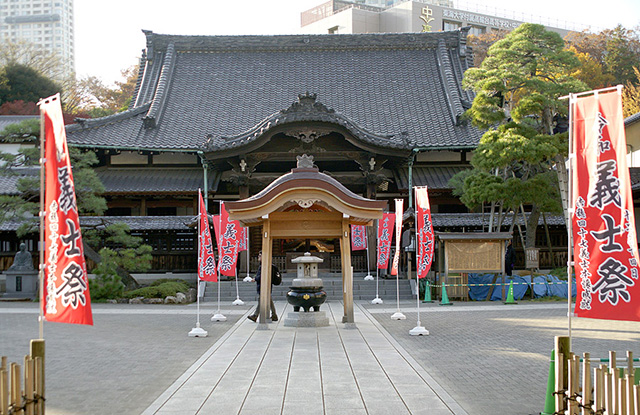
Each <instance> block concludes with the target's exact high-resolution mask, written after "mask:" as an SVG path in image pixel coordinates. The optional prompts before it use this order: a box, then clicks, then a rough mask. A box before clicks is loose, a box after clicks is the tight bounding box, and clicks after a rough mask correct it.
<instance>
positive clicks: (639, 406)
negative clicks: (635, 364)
mask: <svg viewBox="0 0 640 415" xmlns="http://www.w3.org/2000/svg"><path fill="white" fill-rule="evenodd" d="M633 407H634V410H635V411H636V415H640V386H638V385H633Z"/></svg>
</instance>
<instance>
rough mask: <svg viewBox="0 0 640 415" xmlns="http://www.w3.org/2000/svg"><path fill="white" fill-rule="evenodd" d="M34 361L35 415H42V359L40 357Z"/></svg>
mask: <svg viewBox="0 0 640 415" xmlns="http://www.w3.org/2000/svg"><path fill="white" fill-rule="evenodd" d="M34 361H35V398H36V399H37V400H38V401H37V402H36V414H38V415H44V359H43V358H42V357H40V356H36V357H35V358H34Z"/></svg>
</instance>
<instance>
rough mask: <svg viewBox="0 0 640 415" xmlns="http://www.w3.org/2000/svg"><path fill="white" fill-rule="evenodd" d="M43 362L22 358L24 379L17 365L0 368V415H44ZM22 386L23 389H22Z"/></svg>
mask: <svg viewBox="0 0 640 415" xmlns="http://www.w3.org/2000/svg"><path fill="white" fill-rule="evenodd" d="M43 362H44V360H43V359H42V358H41V357H35V358H34V357H33V356H30V355H27V356H25V357H24V378H23V377H21V376H20V373H21V372H22V368H21V366H20V365H19V364H17V363H11V364H10V365H7V358H6V356H2V365H1V366H0V415H9V414H12V415H44V409H45V408H44V389H43V388H44V386H43V385H44V363H43ZM23 385H24V387H23Z"/></svg>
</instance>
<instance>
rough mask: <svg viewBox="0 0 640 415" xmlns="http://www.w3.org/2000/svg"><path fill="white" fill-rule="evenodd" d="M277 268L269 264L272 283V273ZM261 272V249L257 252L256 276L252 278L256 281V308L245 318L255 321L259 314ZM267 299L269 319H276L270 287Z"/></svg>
mask: <svg viewBox="0 0 640 415" xmlns="http://www.w3.org/2000/svg"><path fill="white" fill-rule="evenodd" d="M277 271H278V269H277V268H276V267H275V266H274V265H272V266H271V275H272V279H271V282H272V283H273V274H274V273H276V272H277ZM261 272H262V251H260V252H259V253H258V271H257V272H256V276H255V277H254V278H253V279H252V281H255V282H256V283H257V286H256V290H257V291H258V305H257V306H256V310H255V311H254V312H253V314H252V315H250V316H247V318H248V319H249V320H251V321H254V322H255V321H257V320H258V316H259V315H260V289H261V287H262V285H261V284H260V273H261ZM269 301H270V302H271V321H278V315H277V314H276V305H275V304H274V303H273V298H272V297H271V287H269Z"/></svg>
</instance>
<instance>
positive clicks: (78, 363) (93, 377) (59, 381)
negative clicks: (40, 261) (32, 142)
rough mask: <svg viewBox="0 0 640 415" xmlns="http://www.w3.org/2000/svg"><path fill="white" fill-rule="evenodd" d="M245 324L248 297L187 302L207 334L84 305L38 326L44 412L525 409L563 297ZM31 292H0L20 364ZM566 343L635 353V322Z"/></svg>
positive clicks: (537, 389)
mask: <svg viewBox="0 0 640 415" xmlns="http://www.w3.org/2000/svg"><path fill="white" fill-rule="evenodd" d="M276 305H277V308H278V310H279V313H280V316H281V321H279V322H278V323H272V324H270V325H269V328H270V330H267V331H256V330H255V327H256V324H255V323H253V322H251V321H249V320H247V319H246V318H245V317H246V315H248V313H249V309H250V307H251V306H253V303H247V305H245V306H232V305H224V304H223V307H222V310H221V311H222V312H223V314H224V315H225V316H227V318H228V320H227V321H226V322H211V321H210V316H211V315H212V314H213V313H214V312H215V310H216V308H215V307H214V306H212V305H209V304H207V305H206V306H202V307H201V325H202V327H203V328H204V329H205V330H207V331H208V332H209V337H206V338H192V337H188V336H187V333H188V332H189V331H190V330H191V328H193V327H194V326H195V322H196V306H195V304H192V305H187V306H176V305H167V306H155V305H115V304H94V305H93V311H94V326H93V327H87V326H76V325H68V324H57V323H47V324H46V325H45V340H46V362H47V370H46V382H47V392H46V396H47V413H48V414H54V415H55V414H65V415H84V414H97V415H100V414H105V415H106V414H116V413H117V414H178V413H180V414H196V413H199V414H208V413H221V414H222V413H224V414H227V413H229V414H233V413H243V414H244V413H246V414H249V413H251V414H253V413H260V414H271V413H274V414H292V413H305V414H308V413H309V414H313V413H318V414H378V413H379V414H386V413H393V414H396V413H397V414H404V413H407V414H419V413H424V414H441V413H442V414H445V413H447V414H449V413H453V414H465V413H466V414H471V415H475V414H537V413H539V412H540V410H541V409H542V408H543V404H544V396H545V388H546V382H547V375H548V367H549V354H550V352H551V349H552V348H553V339H554V336H556V335H565V334H566V333H567V317H566V315H567V306H566V303H553V302H551V303H544V302H543V303H538V302H526V301H524V302H520V303H519V304H517V305H508V306H507V305H503V304H502V303H484V302H480V303H475V302H470V303H465V302H459V303H454V304H453V305H451V306H447V307H445V306H439V305H438V304H437V303H432V304H421V308H420V310H421V313H420V317H421V321H422V324H423V325H424V326H425V327H426V328H427V329H428V330H429V332H430V334H429V336H410V335H409V330H410V329H411V328H413V327H414V326H415V325H416V320H417V312H416V311H417V310H416V303H415V302H401V304H400V309H401V311H402V312H403V313H404V314H405V315H406V317H407V319H406V320H401V321H397V320H392V319H391V318H390V316H391V314H393V313H394V312H395V311H396V310H397V306H396V303H395V301H390V300H389V301H387V300H385V304H383V305H371V304H370V303H369V302H358V303H357V304H356V310H355V316H356V324H357V326H358V328H357V329H356V330H347V329H345V328H344V325H343V324H342V323H340V322H339V321H340V318H341V313H342V304H341V303H339V302H331V303H329V304H327V305H326V306H323V309H324V310H326V312H327V314H328V315H329V316H330V321H331V324H330V326H329V327H323V328H317V329H315V328H291V327H285V326H284V325H283V324H282V320H283V319H282V317H285V315H286V313H287V312H290V311H291V307H290V306H289V305H287V304H285V303H282V302H278V303H276ZM37 315H38V308H37V304H34V303H7V302H0V333H2V336H0V355H5V356H8V357H9V361H14V362H20V361H21V360H22V359H23V356H24V354H26V353H28V345H29V340H30V339H32V338H36V337H37V336H38V323H37ZM572 323H573V324H572V326H573V330H572V338H573V343H572V349H573V351H574V352H576V353H582V352H585V351H588V352H590V353H591V354H592V356H593V357H606V355H607V352H608V351H609V350H616V351H618V352H619V353H624V352H625V351H626V350H632V351H634V353H635V354H636V355H638V354H640V347H639V345H640V342H639V339H640V323H635V322H621V321H620V322H619V321H606V320H588V319H577V318H574V319H572Z"/></svg>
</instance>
